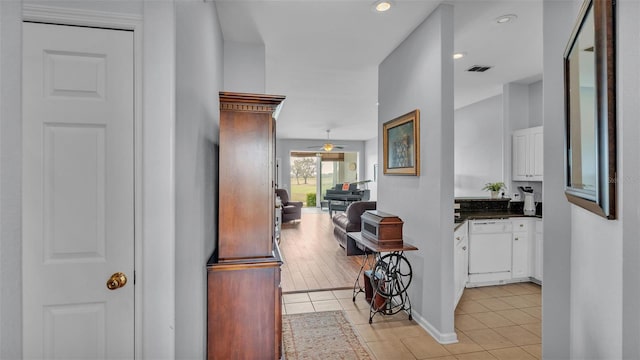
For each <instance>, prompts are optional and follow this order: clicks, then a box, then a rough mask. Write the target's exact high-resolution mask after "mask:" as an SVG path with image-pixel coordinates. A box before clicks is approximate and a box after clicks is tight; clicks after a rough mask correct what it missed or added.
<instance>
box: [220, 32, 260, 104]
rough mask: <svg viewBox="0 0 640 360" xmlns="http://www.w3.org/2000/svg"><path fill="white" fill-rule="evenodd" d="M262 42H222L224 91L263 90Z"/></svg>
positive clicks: (257, 92)
mask: <svg viewBox="0 0 640 360" xmlns="http://www.w3.org/2000/svg"><path fill="white" fill-rule="evenodd" d="M265 81H266V79H265V49H264V44H245V43H239V42H234V41H225V42H224V87H223V88H224V91H233V92H245V93H256V94H262V93H264V92H265Z"/></svg>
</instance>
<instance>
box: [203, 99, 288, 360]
mask: <svg viewBox="0 0 640 360" xmlns="http://www.w3.org/2000/svg"><path fill="white" fill-rule="evenodd" d="M283 100H284V96H273V95H260V94H241V93H231V92H221V93H220V160H219V165H220V166H219V196H218V198H219V201H220V202H219V210H218V220H219V224H218V228H219V231H218V244H217V247H216V250H215V252H214V253H213V255H212V256H211V259H210V260H209V263H208V265H207V287H208V290H207V357H208V359H279V358H280V357H281V351H282V349H281V343H282V308H281V300H280V299H281V296H282V295H281V289H280V266H281V265H282V260H281V257H280V253H279V250H278V246H277V244H276V242H275V241H274V230H275V226H274V209H275V188H274V187H275V182H274V179H275V117H276V115H277V113H278V110H279V107H280V105H281V103H282V101H283Z"/></svg>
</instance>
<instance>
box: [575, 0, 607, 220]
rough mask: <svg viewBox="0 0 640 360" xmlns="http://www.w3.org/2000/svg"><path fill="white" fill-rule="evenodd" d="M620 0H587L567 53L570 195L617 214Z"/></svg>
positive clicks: (577, 202)
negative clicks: (617, 0) (617, 8)
mask: <svg viewBox="0 0 640 360" xmlns="http://www.w3.org/2000/svg"><path fill="white" fill-rule="evenodd" d="M615 42H616V35H615V2H614V1H613V0H585V1H584V3H583V4H582V8H581V9H580V13H579V16H578V20H577V22H576V24H575V26H574V29H573V32H572V34H571V37H570V39H569V42H568V44H567V47H566V49H565V52H564V95H565V139H566V141H565V196H566V197H567V200H568V201H569V202H570V203H572V204H575V205H577V206H580V207H582V208H584V209H586V210H589V211H591V212H593V213H595V214H597V215H599V216H602V217H604V218H607V219H615V218H616V182H617V179H616V176H617V175H616V171H617V170H616V156H617V155H616V154H617V147H616V69H615V64H616V58H615V54H616V47H615Z"/></svg>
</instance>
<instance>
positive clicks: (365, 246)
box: [347, 232, 418, 324]
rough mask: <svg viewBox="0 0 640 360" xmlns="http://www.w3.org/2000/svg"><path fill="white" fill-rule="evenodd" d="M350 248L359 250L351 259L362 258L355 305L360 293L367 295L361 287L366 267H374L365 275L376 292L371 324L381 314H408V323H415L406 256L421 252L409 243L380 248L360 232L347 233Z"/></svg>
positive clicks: (354, 293) (372, 302)
mask: <svg viewBox="0 0 640 360" xmlns="http://www.w3.org/2000/svg"><path fill="white" fill-rule="evenodd" d="M347 248H351V249H356V250H354V251H352V252H351V255H361V256H362V257H363V258H362V266H361V267H360V271H359V272H358V277H357V278H356V281H355V284H354V285H353V301H354V302H355V301H356V296H357V295H358V294H359V293H361V292H365V289H363V288H362V287H361V286H360V276H361V275H362V274H363V272H364V268H365V267H366V266H367V265H370V266H371V269H370V270H367V271H366V273H367V275H368V278H369V279H370V281H371V288H372V290H373V294H372V297H371V301H370V306H369V324H371V323H372V322H373V317H374V316H375V314H378V313H380V314H383V315H393V314H397V313H399V312H400V311H406V312H407V313H408V315H409V320H412V319H413V317H412V316H411V299H409V294H407V289H408V288H409V285H410V284H411V280H412V278H413V272H412V269H411V263H410V262H409V260H408V259H407V258H406V257H405V256H404V252H405V251H413V250H418V248H417V247H415V246H413V245H411V244H408V243H406V242H403V244H402V245H380V244H377V243H375V242H373V241H371V240H369V239H367V238H365V237H363V236H362V234H361V233H360V232H350V233H347ZM357 250H359V251H357ZM383 253H384V255H383ZM370 256H371V257H372V258H370Z"/></svg>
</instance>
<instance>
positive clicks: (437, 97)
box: [378, 5, 456, 342]
mask: <svg viewBox="0 0 640 360" xmlns="http://www.w3.org/2000/svg"><path fill="white" fill-rule="evenodd" d="M452 53H453V6H451V5H440V6H438V8H436V10H435V11H434V12H433V13H432V14H431V15H429V17H427V19H426V20H425V21H424V22H423V23H422V24H421V25H419V26H418V27H417V28H416V29H415V30H414V32H413V33H412V34H411V35H409V37H407V39H405V40H404V41H403V42H402V44H400V45H399V46H398V47H397V48H396V49H395V50H394V51H393V52H392V53H391V54H390V55H389V56H388V57H387V58H386V59H385V60H384V61H383V62H382V63H381V64H380V67H379V73H378V74H379V75H378V79H379V87H378V99H379V102H380V106H379V107H378V127H379V130H378V146H379V151H378V158H379V159H381V158H382V154H381V151H380V150H381V149H382V146H381V141H382V124H383V123H384V122H386V121H389V120H391V119H393V118H396V117H397V116H400V115H402V114H405V113H407V112H409V111H411V110H414V109H416V108H417V109H420V111H421V114H420V116H421V120H420V154H421V155H420V157H421V158H420V161H421V175H420V176H417V177H415V176H389V175H386V176H385V175H381V176H380V177H379V182H378V209H380V210H383V211H385V212H389V213H392V214H395V215H398V216H399V217H400V218H402V220H403V221H404V227H403V234H404V238H405V240H406V241H407V242H409V243H412V244H414V245H416V246H417V247H418V248H419V249H420V250H419V251H413V252H407V253H405V255H406V256H407V257H408V258H409V259H410V261H411V264H412V267H413V274H414V276H413V282H412V283H411V287H410V288H409V293H410V296H411V299H413V302H412V306H413V312H414V318H415V319H416V320H417V321H418V322H419V323H420V324H421V325H422V326H424V327H426V328H427V329H428V330H429V331H430V332H431V333H432V335H434V337H435V338H436V339H438V340H439V341H441V342H451V341H455V340H456V334H455V330H454V324H453V311H454V308H453V297H454V296H453V242H452V241H451V239H452V237H453V223H452V221H451V214H452V213H453V171H454V170H453V140H454V134H453V131H454V129H453V119H454V111H453V59H452V58H451V54H452Z"/></svg>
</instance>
